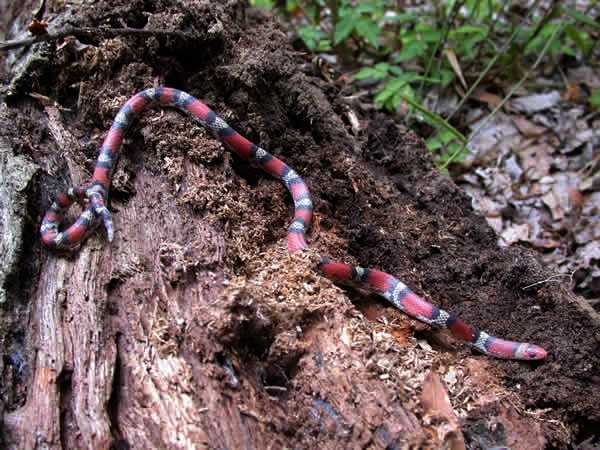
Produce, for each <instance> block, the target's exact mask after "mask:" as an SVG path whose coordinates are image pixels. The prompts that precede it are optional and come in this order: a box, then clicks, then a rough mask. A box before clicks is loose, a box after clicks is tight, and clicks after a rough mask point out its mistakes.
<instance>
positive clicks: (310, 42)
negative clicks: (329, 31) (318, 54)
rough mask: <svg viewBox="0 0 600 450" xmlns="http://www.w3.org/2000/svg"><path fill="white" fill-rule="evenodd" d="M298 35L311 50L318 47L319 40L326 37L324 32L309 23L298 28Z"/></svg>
mask: <svg viewBox="0 0 600 450" xmlns="http://www.w3.org/2000/svg"><path fill="white" fill-rule="evenodd" d="M298 36H300V39H302V41H303V42H304V44H306V46H307V47H308V48H309V50H311V51H315V50H317V49H319V47H320V43H321V41H322V40H325V38H326V36H325V33H323V32H322V31H321V30H319V29H318V28H316V27H313V26H311V25H306V26H304V27H301V28H298Z"/></svg>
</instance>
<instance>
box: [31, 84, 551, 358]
mask: <svg viewBox="0 0 600 450" xmlns="http://www.w3.org/2000/svg"><path fill="white" fill-rule="evenodd" d="M155 105H159V106H163V107H164V106H169V107H174V108H177V109H179V110H181V111H183V112H186V113H188V114H190V115H191V116H192V117H193V118H194V119H195V120H196V121H197V122H199V123H200V124H201V125H202V126H203V127H205V128H207V129H208V130H210V131H212V132H213V134H214V135H215V136H216V137H217V138H218V139H219V140H220V141H221V142H223V143H224V144H225V145H226V146H227V147H229V148H230V149H231V150H232V151H234V152H235V153H236V154H237V155H239V156H240V157H241V158H243V159H245V160H248V161H250V162H252V163H253V164H255V165H258V166H259V167H260V168H262V169H263V170H264V171H265V172H267V173H268V174H270V175H272V176H274V177H275V178H278V179H280V180H281V181H283V183H284V184H285V186H286V188H287V189H288V190H289V191H290V193H291V195H292V198H293V200H294V220H293V221H292V223H291V225H290V226H289V228H288V235H287V247H288V250H289V251H290V252H296V251H299V250H302V249H304V248H306V247H307V244H306V240H305V234H306V231H307V229H308V227H309V226H310V222H311V218H312V213H313V203H312V200H311V196H310V192H309V190H308V187H307V186H306V184H305V183H304V181H303V180H302V178H301V177H300V176H299V175H298V174H297V173H296V172H295V171H294V169H292V168H291V167H289V166H288V165H287V164H285V163H284V162H283V161H282V160H280V159H279V158H276V157H275V156H273V155H271V154H270V153H269V152H267V151H266V150H264V149H262V148H260V147H259V146H257V145H256V144H253V143H252V142H250V141H248V140H247V139H246V138H244V137H243V136H242V135H240V134H239V133H238V132H237V131H235V130H234V129H233V128H231V127H230V126H229V125H228V124H227V123H226V122H225V121H224V120H223V119H221V118H220V117H219V116H218V115H217V114H215V113H214V112H213V111H211V109H210V108H208V106H206V105H205V104H204V103H202V102H201V101H199V100H198V99H196V98H194V97H192V96H191V95H189V94H187V93H185V92H183V91H179V90H177V89H172V88H168V87H159V88H153V89H146V90H145V91H142V92H140V93H138V94H136V95H134V96H133V97H131V98H130V99H129V100H128V101H127V103H125V105H124V106H123V107H122V108H121V110H120V111H119V113H118V114H117V116H116V117H115V120H114V121H113V124H112V126H111V128H110V131H109V132H108V135H107V136H106V138H105V139H104V143H103V144H102V147H101V149H100V155H99V156H98V161H97V162H96V167H95V169H94V175H93V177H92V182H91V184H90V185H89V186H88V187H86V188H71V189H69V191H68V192H67V193H63V194H59V195H58V196H57V198H56V200H55V201H54V203H52V205H51V206H50V209H48V211H47V212H46V214H45V216H44V219H43V221H42V225H41V229H40V232H41V235H42V241H43V243H44V244H45V245H46V246H48V247H51V248H57V249H65V248H71V247H73V246H75V245H77V244H78V243H79V242H81V241H82V240H83V239H84V238H85V237H86V235H87V234H88V233H89V232H90V231H91V230H92V229H93V227H94V225H95V224H96V223H97V219H100V220H102V222H103V223H104V227H105V228H106V232H107V235H108V240H109V241H112V239H113V234H114V227H113V222H112V218H111V215H110V212H109V210H108V208H107V207H106V204H107V198H108V190H109V187H110V180H111V173H112V170H113V169H114V166H115V163H116V160H117V157H118V155H119V151H120V149H121V145H122V142H123V135H124V134H125V132H126V131H127V129H128V128H129V126H130V125H131V124H132V123H133V121H134V120H135V118H136V117H137V115H138V114H140V113H141V112H142V111H144V110H145V109H146V108H148V107H151V106H155ZM75 201H78V202H80V203H82V204H83V205H85V206H84V208H85V209H84V211H83V212H82V214H81V215H80V216H79V218H78V219H77V221H76V222H75V223H74V224H73V225H71V226H70V227H69V228H67V229H66V230H64V231H62V232H61V231H59V226H60V224H61V222H62V220H63V217H64V214H65V212H66V210H67V209H68V208H69V207H70V206H71V204H72V203H73V202H75ZM318 269H319V270H320V272H321V273H322V274H323V275H325V276H326V277H328V278H330V279H332V280H337V281H347V282H354V283H356V284H358V285H359V286H361V287H364V288H368V289H370V290H373V291H375V292H377V293H378V294H379V295H381V296H382V297H384V298H386V299H387V300H389V301H390V302H391V303H392V304H393V305H394V306H396V307H397V308H399V309H400V310H401V311H403V312H405V313H406V314H408V315H409V316H411V317H414V318H415V319H417V320H420V321H422V322H425V323H427V324H429V325H435V326H438V327H445V328H448V329H449V330H450V332H451V333H452V334H453V335H454V336H455V337H457V338H458V339H461V340H463V341H466V342H467V343H469V344H470V345H471V346H473V347H474V348H476V349H477V350H479V351H481V352H483V353H485V354H487V355H491V356H495V357H498V358H506V359H523V360H534V359H543V358H545V357H546V356H547V352H546V351H545V350H544V349H543V348H541V347H539V346H537V345H534V344H529V343H520V342H513V341H506V340H503V339H499V338H497V337H494V336H490V335H489V334H487V333H486V332H484V331H480V330H477V329H476V328H474V327H472V326H471V325H469V324H467V323H465V322H464V321H462V320H461V319H459V318H457V317H454V316H453V315H451V314H450V313H448V312H446V311H444V310H443V309H440V308H438V307H436V306H434V305H432V304H431V303H429V302H427V301H425V300H423V299H422V298H420V297H419V296H417V295H416V294H415V293H414V292H412V291H411V290H410V289H409V288H408V287H407V286H406V285H405V284H404V283H402V282H401V281H400V280H398V279H396V278H395V277H393V276H392V275H389V274H387V273H385V272H381V271H379V270H375V269H367V268H363V267H358V266H351V265H349V264H344V263H341V262H333V261H330V260H329V259H327V258H322V259H321V262H320V263H319V265H318Z"/></svg>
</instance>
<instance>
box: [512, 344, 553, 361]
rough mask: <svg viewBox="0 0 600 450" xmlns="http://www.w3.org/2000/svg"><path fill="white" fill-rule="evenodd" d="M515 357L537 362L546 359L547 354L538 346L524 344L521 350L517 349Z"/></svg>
mask: <svg viewBox="0 0 600 450" xmlns="http://www.w3.org/2000/svg"><path fill="white" fill-rule="evenodd" d="M515 356H516V357H518V358H519V359H526V360H538V359H544V358H546V357H547V356H548V352H547V351H546V350H544V349H543V348H542V347H540V346H539V345H535V344H526V345H524V346H522V348H519V350H518V351H517V355H515Z"/></svg>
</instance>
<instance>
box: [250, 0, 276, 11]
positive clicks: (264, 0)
mask: <svg viewBox="0 0 600 450" xmlns="http://www.w3.org/2000/svg"><path fill="white" fill-rule="evenodd" d="M250 5H251V6H254V7H256V8H263V9H271V8H273V2H272V1H271V0H250Z"/></svg>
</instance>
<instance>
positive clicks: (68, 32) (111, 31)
mask: <svg viewBox="0 0 600 450" xmlns="http://www.w3.org/2000/svg"><path fill="white" fill-rule="evenodd" d="M125 35H137V36H173V37H178V38H181V39H193V38H194V37H196V36H195V35H193V34H191V33H185V32H183V31H170V30H142V29H138V28H89V27H84V28H77V27H74V28H67V29H65V30H62V31H57V32H54V33H48V34H43V35H41V36H35V37H31V38H27V39H22V40H18V41H5V42H0V51H7V50H12V49H15V48H19V47H26V46H28V45H32V44H37V43H39V42H48V41H56V40H58V39H63V38H66V37H67V36H75V37H77V38H81V37H84V38H85V37H90V36H103V37H108V36H111V37H112V36H125Z"/></svg>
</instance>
